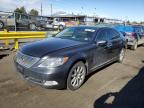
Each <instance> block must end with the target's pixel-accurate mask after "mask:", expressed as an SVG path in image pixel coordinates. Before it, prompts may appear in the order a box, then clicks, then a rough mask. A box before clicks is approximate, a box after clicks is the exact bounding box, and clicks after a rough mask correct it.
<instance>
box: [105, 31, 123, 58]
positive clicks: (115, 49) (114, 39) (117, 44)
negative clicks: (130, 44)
mask: <svg viewBox="0 0 144 108" xmlns="http://www.w3.org/2000/svg"><path fill="white" fill-rule="evenodd" d="M108 34H109V36H108V38H109V43H111V44H112V46H111V47H110V49H109V50H110V51H109V59H113V58H115V57H117V56H118V55H119V53H120V50H121V48H122V42H123V40H122V39H121V36H120V33H119V32H117V31H116V30H114V29H109V33H108Z"/></svg>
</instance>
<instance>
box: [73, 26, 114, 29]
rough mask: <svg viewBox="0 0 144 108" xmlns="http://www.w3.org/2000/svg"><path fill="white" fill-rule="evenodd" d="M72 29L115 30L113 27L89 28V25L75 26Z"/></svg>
mask: <svg viewBox="0 0 144 108" xmlns="http://www.w3.org/2000/svg"><path fill="white" fill-rule="evenodd" d="M72 28H89V29H95V30H98V29H113V28H111V27H97V26H87V25H80V26H74V27H72Z"/></svg>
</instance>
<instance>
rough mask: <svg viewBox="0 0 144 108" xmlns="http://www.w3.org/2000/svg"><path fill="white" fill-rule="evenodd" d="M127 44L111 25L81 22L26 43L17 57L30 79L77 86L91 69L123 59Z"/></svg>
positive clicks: (52, 85)
mask: <svg viewBox="0 0 144 108" xmlns="http://www.w3.org/2000/svg"><path fill="white" fill-rule="evenodd" d="M125 44H126V41H125V38H124V37H123V36H122V35H121V33H119V32H118V31H116V30H114V29H112V28H97V27H90V26H78V27H72V28H67V29H65V30H63V31H62V32H60V33H59V34H57V35H56V36H55V37H50V38H48V39H44V40H42V41H38V42H34V43H31V44H29V45H26V46H24V47H23V48H22V49H20V51H19V52H18V53H17V55H16V57H15V59H14V61H15V64H16V67H17V70H18V72H19V73H21V75H22V76H23V77H24V78H25V79H26V80H28V81H30V82H33V83H35V84H39V85H41V86H44V87H47V88H56V89H61V88H65V87H67V88H68V89H70V90H77V89H78V88H79V87H80V86H81V85H82V84H83V83H84V80H85V77H86V76H87V75H88V74H90V73H91V72H94V71H95V70H97V69H99V68H101V67H103V66H105V65H107V64H109V63H112V62H114V61H118V62H122V61H123V58H124V55H125V49H124V46H125Z"/></svg>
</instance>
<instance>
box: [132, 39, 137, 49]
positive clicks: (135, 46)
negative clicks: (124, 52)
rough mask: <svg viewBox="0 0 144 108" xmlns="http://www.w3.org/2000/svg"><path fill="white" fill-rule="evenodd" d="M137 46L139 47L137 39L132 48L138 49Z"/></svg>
mask: <svg viewBox="0 0 144 108" xmlns="http://www.w3.org/2000/svg"><path fill="white" fill-rule="evenodd" d="M137 47H138V42H137V41H135V43H134V45H133V46H131V49H132V50H136V49H137Z"/></svg>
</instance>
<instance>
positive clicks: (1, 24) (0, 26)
mask: <svg viewBox="0 0 144 108" xmlns="http://www.w3.org/2000/svg"><path fill="white" fill-rule="evenodd" d="M3 28H4V23H3V22H2V21H0V29H3Z"/></svg>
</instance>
